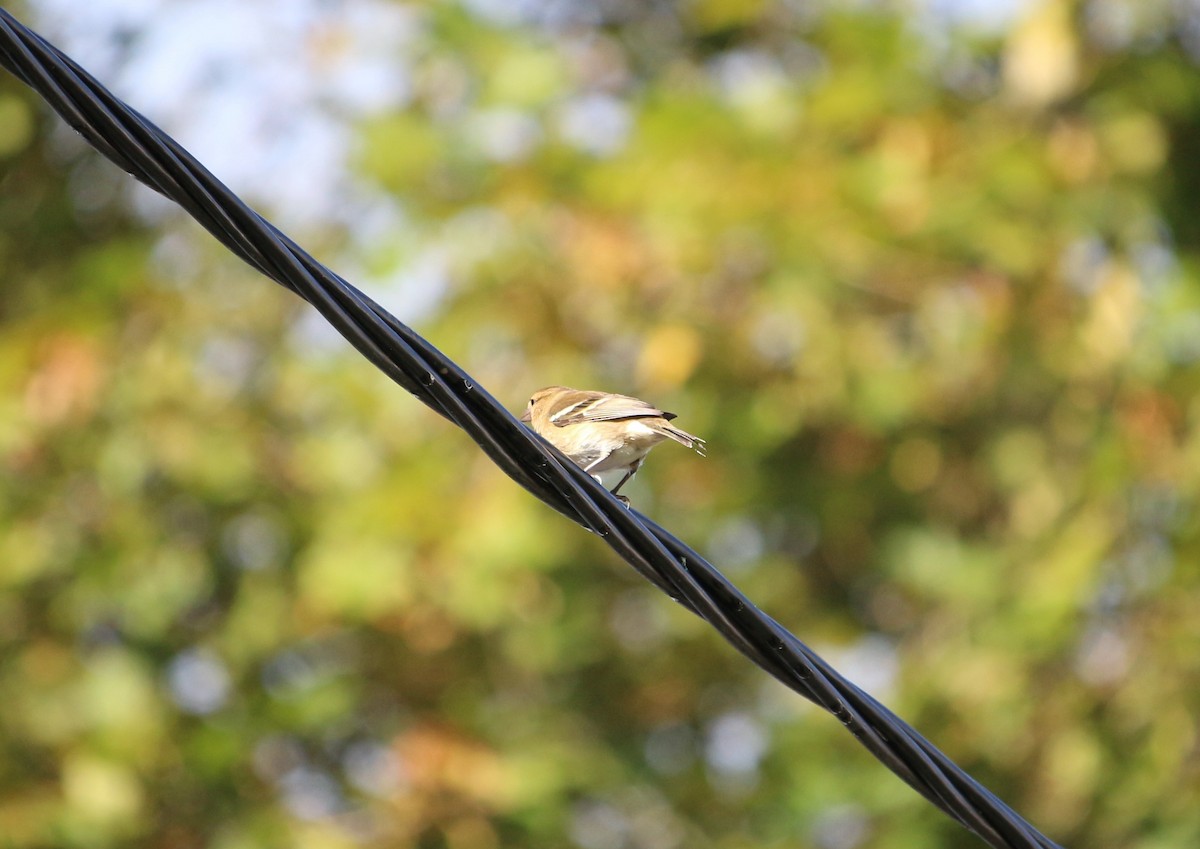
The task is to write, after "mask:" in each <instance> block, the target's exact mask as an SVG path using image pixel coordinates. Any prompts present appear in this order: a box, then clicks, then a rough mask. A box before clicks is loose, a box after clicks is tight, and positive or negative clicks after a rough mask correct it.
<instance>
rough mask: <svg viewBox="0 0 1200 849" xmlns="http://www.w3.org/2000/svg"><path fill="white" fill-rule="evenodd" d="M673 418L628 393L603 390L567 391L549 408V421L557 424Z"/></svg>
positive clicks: (673, 416) (672, 414)
mask: <svg viewBox="0 0 1200 849" xmlns="http://www.w3.org/2000/svg"><path fill="white" fill-rule="evenodd" d="M659 417H661V418H664V419H673V418H675V414H674V413H667V412H664V411H663V410H660V409H658V408H657V407H655V406H654V405H652V404H647V403H646V402H645V401H642V400H640V399H638V398H630V397H629V396H628V395H609V394H607V393H604V392H583V391H579V392H569V393H566V394H565V395H564V396H563V397H562V398H559V399H556V403H555V405H554V409H552V410H551V411H550V416H549V418H550V421H552V422H553V423H554V424H556V425H557V426H558V427H566V426H567V425H573V424H581V423H583V422H611V421H618V420H620V419H647V418H659Z"/></svg>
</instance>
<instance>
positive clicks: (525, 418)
mask: <svg viewBox="0 0 1200 849" xmlns="http://www.w3.org/2000/svg"><path fill="white" fill-rule="evenodd" d="M520 421H523V422H525V424H529V421H530V412H529V408H528V407H526V408H525V412H523V413H521V418H520Z"/></svg>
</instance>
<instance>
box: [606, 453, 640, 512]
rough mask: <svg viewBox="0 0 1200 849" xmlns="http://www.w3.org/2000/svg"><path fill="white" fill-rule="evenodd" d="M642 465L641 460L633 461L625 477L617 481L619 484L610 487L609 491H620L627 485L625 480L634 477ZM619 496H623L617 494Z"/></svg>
mask: <svg viewBox="0 0 1200 849" xmlns="http://www.w3.org/2000/svg"><path fill="white" fill-rule="evenodd" d="M641 467H642V461H641V460H636V461H634V462H633V463H630V464H629V471H628V472H626V473H625V477H623V478H621V479H620V480H619V481H617V485H616V486H614V487H613V488H612V489H610V490H609V492H611V493H612V494H613V495H617V493H618V492H620V490H621V487H623V486H624V485H625V482H626V481H627V480H629V479H630V478H632V477H633V476H634V475H636V474H637V471H638V469H640V468H641ZM617 497H618V498H620V497H621V496H619V495H617ZM625 502H626V503H629V499H625Z"/></svg>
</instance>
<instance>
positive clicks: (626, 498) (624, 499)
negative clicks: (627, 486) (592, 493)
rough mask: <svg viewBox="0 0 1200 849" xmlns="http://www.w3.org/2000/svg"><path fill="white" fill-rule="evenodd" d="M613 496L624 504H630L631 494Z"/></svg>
mask: <svg viewBox="0 0 1200 849" xmlns="http://www.w3.org/2000/svg"><path fill="white" fill-rule="evenodd" d="M613 497H614V498H616V499H617V501H620V502H621V503H622V504H624V505H625V506H626V507H628V506H629V496H628V495H616V496H613Z"/></svg>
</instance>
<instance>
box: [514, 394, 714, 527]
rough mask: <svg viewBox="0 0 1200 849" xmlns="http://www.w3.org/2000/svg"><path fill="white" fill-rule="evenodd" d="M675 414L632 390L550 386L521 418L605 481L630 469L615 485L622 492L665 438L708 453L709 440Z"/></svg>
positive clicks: (624, 499)
mask: <svg viewBox="0 0 1200 849" xmlns="http://www.w3.org/2000/svg"><path fill="white" fill-rule="evenodd" d="M673 418H675V414H674V413H668V412H666V411H664V410H660V409H658V408H657V407H655V406H654V405H653V404H647V403H646V402H645V401H642V400H639V399H637V398H630V397H629V396H628V395H612V394H610V393H608V392H593V391H588V390H583V389H569V388H567V387H566V386H547V387H546V388H545V389H539V390H538V391H537V392H534V393H533V397H532V398H530V399H529V406H528V407H526V408H525V412H524V414H523V415H522V416H521V421H523V422H528V423H529V424H530V425H532V426H533V430H534V432H535V433H537V434H538V435H539V436H541V437H542V438H544V439H545V440H546V441H548V442H549V443H550V444H551V445H553V446H554V447H555V448H557V449H558V450H559V451H561V452H562V453H564V454H566V455H567V456H568V457H570V458H571V459H572V460H573V461H574V462H575V464H576V465H578V466H580V467H581V468H582V469H583V470H584V471H585V472H587V473H588V474H590V475H591V476H592V477H594V478H595V479H596V480H598V481H600V482H601V483H604V479H603V478H602V477H601V475H602V474H604V473H606V472H614V473H615V472H624V476H623V477H622V478H621V479H620V480H619V481H617V485H616V486H614V487H613V488H612V494H613V495H617V493H618V492H619V491H620V489H621V487H622V486H624V485H625V483H626V481H628V480H629V479H630V478H632V477H633V476H634V475H635V474H637V470H638V469H640V468H641V466H642V461H643V460H645V459H646V455H647V454H649V453H650V449H652V448H653V447H654V446H655V445H657V444H658V443H660V442H662V441H663V440H664V439H674V440H675V441H676V442H678V443H679V444H680V445H683V446H685V447H687V448H691V449H693V450H695V451H696V453H697V454H699V455H700V456H701V457H703V456H704V440H703V439H701V438H700V437H698V436H692V435H691V434H690V433H688V432H687V431H685V430H680V429H679V428H677V427H675V425H673V424H670V421H671V419H673ZM617 497H618V498H620V499H621V500H622V501H624V502H625V503H626V504H628V503H629V499H627V498H625V497H624V496H621V495H617Z"/></svg>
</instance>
